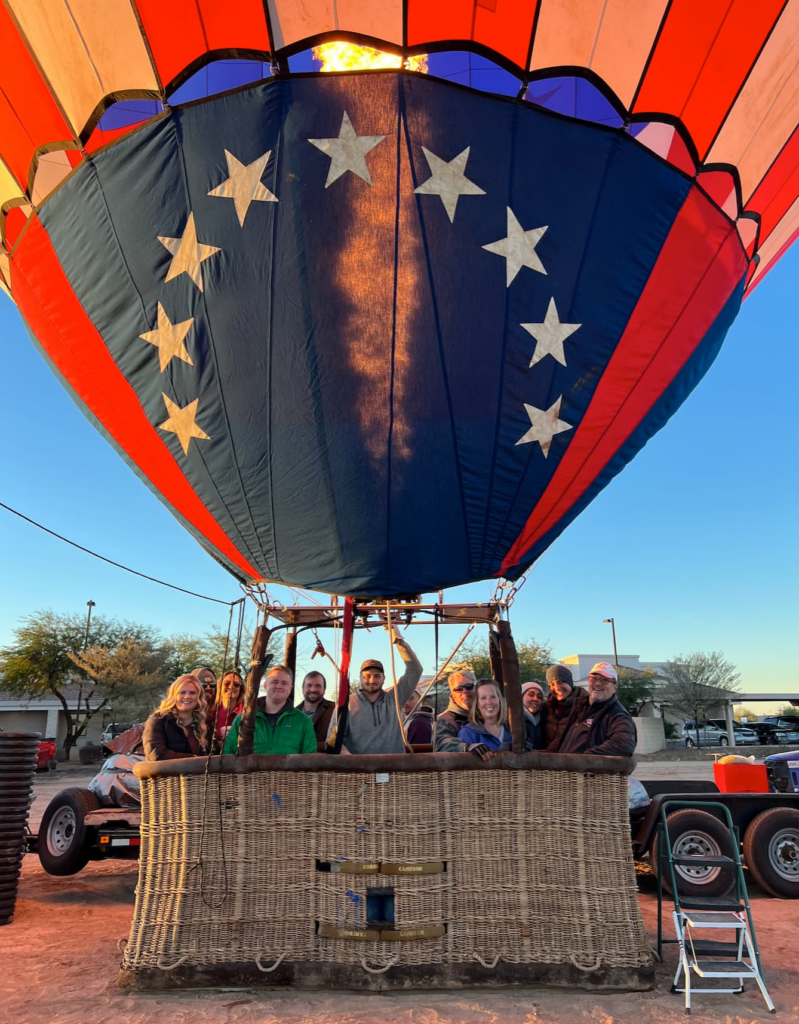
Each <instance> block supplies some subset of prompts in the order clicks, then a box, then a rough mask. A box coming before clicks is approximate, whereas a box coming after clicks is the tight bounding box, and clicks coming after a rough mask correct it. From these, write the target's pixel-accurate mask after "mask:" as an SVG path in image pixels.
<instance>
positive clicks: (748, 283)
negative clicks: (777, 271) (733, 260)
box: [744, 228, 799, 298]
mask: <svg viewBox="0 0 799 1024" xmlns="http://www.w3.org/2000/svg"><path fill="white" fill-rule="evenodd" d="M797 238H799V228H797V229H796V231H794V233H793V234H792V235H791V237H790V238H789V239H788V241H787V242H785V244H784V245H782V246H781V247H780V249H779V250H778V251H777V252H776V253H775V254H774V255H773V256H772V257H771V259H770V260H769V262H768V263H767V264H766V267H765V269H764V270H763V271H761V273H760V274H758V277H757V280H756V281H755V283H754V284H752V278H753V277H754V275H755V273H756V271H757V270H758V269H759V268H758V267H756V266H755V265H754V264H752V269H751V271H750V273H749V276H748V278H747V281H746V291H745V293H744V298H748V297H749V296H750V295H751V294H752V292H753V291H754V290H755V288H757V286H758V285H759V284H760V282H761V281H762V280H763V278H765V277H766V276H767V275H768V274H770V273H771V271H772V270H773V269H774V267H775V265H776V264H777V262H778V261H779V260H781V259H782V257H783V256H784V255H785V253H786V252H787V251H788V250H789V249H790V248H791V246H792V245H793V243H794V242H795V241H796V239H797Z"/></svg>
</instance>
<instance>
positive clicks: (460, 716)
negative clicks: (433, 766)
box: [435, 669, 477, 754]
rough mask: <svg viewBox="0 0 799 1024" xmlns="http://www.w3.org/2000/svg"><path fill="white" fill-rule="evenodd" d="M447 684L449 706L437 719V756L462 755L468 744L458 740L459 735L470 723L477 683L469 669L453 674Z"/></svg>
mask: <svg viewBox="0 0 799 1024" xmlns="http://www.w3.org/2000/svg"><path fill="white" fill-rule="evenodd" d="M447 682H448V683H449V704H448V705H447V710H446V711H442V712H441V714H440V715H439V716H438V718H437V719H436V732H435V751H436V753H437V754H440V753H445V754H462V753H463V752H464V751H465V750H466V749H467V744H466V743H464V742H463V741H462V740H459V739H458V733H459V732H460V731H461V729H462V728H463V727H464V725H467V724H468V722H469V711H470V710H471V707H472V704H473V703H474V691H475V686H476V685H477V681H476V680H475V678H474V675H473V674H472V673H471V672H470V671H469V670H468V669H459V670H458V671H457V672H453V673H451V675H450V676H449V678H448V679H447Z"/></svg>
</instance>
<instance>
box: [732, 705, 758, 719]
mask: <svg viewBox="0 0 799 1024" xmlns="http://www.w3.org/2000/svg"><path fill="white" fill-rule="evenodd" d="M733 718H734V719H735V721H736V722H741V721H742V719H744V718H745V719H746V720H747V722H756V721H757V714H756V713H755V712H754V711H752V709H751V708H745V707H744V706H743V704H738V705H737V707H736V708H735V709H734V711H733Z"/></svg>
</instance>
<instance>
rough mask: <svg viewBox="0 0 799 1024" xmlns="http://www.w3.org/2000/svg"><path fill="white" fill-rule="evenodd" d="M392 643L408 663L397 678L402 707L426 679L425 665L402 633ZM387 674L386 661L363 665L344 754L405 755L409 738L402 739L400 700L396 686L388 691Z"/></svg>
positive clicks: (352, 696) (353, 697) (351, 702)
mask: <svg viewBox="0 0 799 1024" xmlns="http://www.w3.org/2000/svg"><path fill="white" fill-rule="evenodd" d="M392 642H393V643H394V645H395V646H396V648H397V651H398V653H399V656H400V657H401V658H402V660H403V662H404V663H405V672H404V673H403V675H402V676H400V678H399V679H398V680H397V698H398V700H399V706H400V708H402V705H403V704H404V703H405V702H406V701H407V700H408V698H409V697H410V695H411V694H412V693H413V691H414V689H415V687H416V684H417V683H418V682H419V680H420V679H421V678H422V665H421V662H420V661H419V659H418V658H417V657H416V655H415V654H414V653H413V651H412V650H411V647H410V645H409V644H408V642H407V641H406V640H404V639H403V638H402V637H401V636H397V635H396V634H394V635H393V639H392ZM385 681H386V673H385V670H384V668H383V663H382V661H377V659H376V658H367V659H366V661H365V662H364V663H363V665H361V679H360V687H359V689H358V690H356V691H354V692H353V693H351V694H350V700H349V704H348V708H349V713H348V715H347V727H346V729H345V732H344V744H343V746H342V748H341V752H342V753H343V754H344V753H346V754H404V753H405V752H406V747H405V741H404V740H403V738H402V726H401V724H400V717H401V712H400V715H398V714H397V700H396V699H395V697H394V693H393V687H391V688H389V689H388V690H384V689H383V686H384V684H385ZM335 724H336V720H335V717H334V718H333V719H332V721H331V723H330V730H329V732H328V742H329V741H330V738H331V736H332V733H333V729H334V728H335Z"/></svg>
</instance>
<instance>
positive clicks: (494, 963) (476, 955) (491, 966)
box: [473, 951, 499, 971]
mask: <svg viewBox="0 0 799 1024" xmlns="http://www.w3.org/2000/svg"><path fill="white" fill-rule="evenodd" d="M473 956H474V958H475V960H477V961H478V963H480V965H481V966H482V967H485V969H486V970H487V971H493V969H494V968H495V967H496V966H497V964H498V963H499V953H497V955H496V956H495V957H494V959H493V960H492V961H491V963H490V964H487V963H486V962H485V960H484V959H483V958H482V957H481V956H480V954H479V953H478V952H476V951H475V953H474V954H473Z"/></svg>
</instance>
